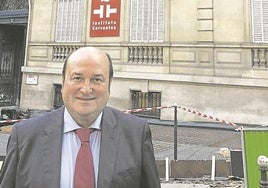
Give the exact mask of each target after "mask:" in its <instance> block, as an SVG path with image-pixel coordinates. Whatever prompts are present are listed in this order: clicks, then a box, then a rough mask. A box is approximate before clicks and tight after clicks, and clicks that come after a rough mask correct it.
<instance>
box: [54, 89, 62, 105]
mask: <svg viewBox="0 0 268 188" xmlns="http://www.w3.org/2000/svg"><path fill="white" fill-rule="evenodd" d="M61 87H62V86H61V85H60V84H54V106H53V107H54V109H58V108H60V107H61V106H62V105H63V100H62V96H61Z"/></svg>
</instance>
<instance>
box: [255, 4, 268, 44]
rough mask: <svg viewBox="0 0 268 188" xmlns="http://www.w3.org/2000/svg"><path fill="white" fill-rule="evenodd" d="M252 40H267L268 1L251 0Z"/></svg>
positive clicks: (262, 41)
mask: <svg viewBox="0 0 268 188" xmlns="http://www.w3.org/2000/svg"><path fill="white" fill-rule="evenodd" d="M252 29H253V31H252V33H253V42H256V43H267V42H268V1H267V0H252Z"/></svg>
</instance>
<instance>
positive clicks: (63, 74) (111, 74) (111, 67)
mask: <svg viewBox="0 0 268 188" xmlns="http://www.w3.org/2000/svg"><path fill="white" fill-rule="evenodd" d="M72 53H73V52H72ZM72 53H70V54H69V55H68V56H67V57H66V58H65V59H64V64H63V68H62V78H63V81H64V80H65V74H66V67H67V62H68V60H69V57H70V56H71V55H72ZM105 55H106V56H107V59H108V61H109V88H110V85H111V81H112V78H113V76H114V69H113V63H112V59H111V57H110V55H109V54H108V53H105Z"/></svg>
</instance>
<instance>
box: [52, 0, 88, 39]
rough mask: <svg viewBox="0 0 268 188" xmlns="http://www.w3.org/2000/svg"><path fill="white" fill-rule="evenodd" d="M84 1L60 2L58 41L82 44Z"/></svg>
mask: <svg viewBox="0 0 268 188" xmlns="http://www.w3.org/2000/svg"><path fill="white" fill-rule="evenodd" d="M83 2H84V1H83V0H58V11H57V23H56V24H57V25H56V41H57V42H80V40H81V33H82V23H83V22H82V21H83V20H82V18H83V10H84V7H83Z"/></svg>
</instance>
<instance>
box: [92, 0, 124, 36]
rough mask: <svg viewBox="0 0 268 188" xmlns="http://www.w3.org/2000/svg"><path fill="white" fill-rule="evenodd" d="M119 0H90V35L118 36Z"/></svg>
mask: <svg viewBox="0 0 268 188" xmlns="http://www.w3.org/2000/svg"><path fill="white" fill-rule="evenodd" d="M119 32H120V0H92V5H91V21H90V36H91V37H111V36H119Z"/></svg>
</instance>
